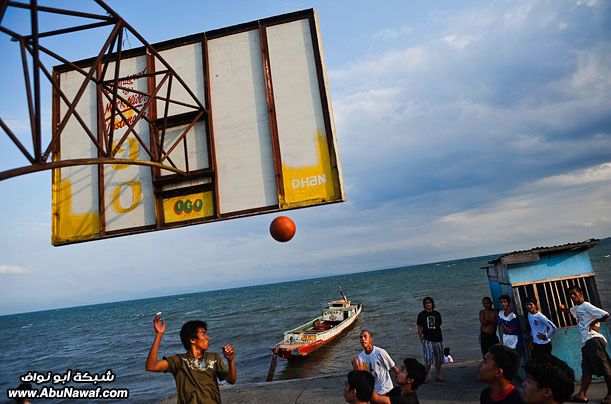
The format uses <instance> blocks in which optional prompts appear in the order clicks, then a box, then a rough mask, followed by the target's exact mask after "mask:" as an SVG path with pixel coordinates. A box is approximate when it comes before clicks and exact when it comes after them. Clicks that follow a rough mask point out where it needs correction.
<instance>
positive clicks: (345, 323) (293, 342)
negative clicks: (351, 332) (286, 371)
mask: <svg viewBox="0 0 611 404" xmlns="http://www.w3.org/2000/svg"><path fill="white" fill-rule="evenodd" d="M341 295H342V298H341V299H339V300H332V301H330V302H329V303H328V307H327V308H325V309H323V311H322V314H321V315H320V316H318V317H316V318H315V319H313V320H311V321H308V322H307V323H305V324H303V325H300V326H299V327H297V328H293V329H292V330H289V331H285V332H284V338H283V339H282V341H280V342H278V343H277V344H276V345H274V346H273V347H272V352H273V353H274V355H278V356H280V357H282V358H286V359H292V358H297V357H303V356H307V355H308V354H310V353H311V352H312V351H314V350H316V349H318V348H320V347H321V346H323V345H325V344H326V343H328V342H330V341H331V340H333V339H334V338H335V337H337V336H338V335H340V334H341V333H342V332H344V331H345V330H346V329H348V328H349V327H350V326H351V325H352V324H353V323H354V322H355V321H356V319H357V317H358V316H359V314H361V310H362V308H363V307H362V305H361V304H352V303H351V302H350V300H348V298H347V297H346V295H344V294H343V293H342V294H341Z"/></svg>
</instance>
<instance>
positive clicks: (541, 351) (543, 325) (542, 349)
mask: <svg viewBox="0 0 611 404" xmlns="http://www.w3.org/2000/svg"><path fill="white" fill-rule="evenodd" d="M525 300H526V310H528V323H529V325H530V335H531V337H532V340H533V349H532V355H531V358H537V357H540V356H547V355H551V354H552V335H554V332H555V331H556V328H557V327H556V325H555V324H554V323H552V322H551V321H550V320H549V319H548V318H547V317H545V315H544V314H543V313H541V312H540V311H539V307H538V304H537V299H535V298H534V297H533V296H528V297H527V298H526V299H525Z"/></svg>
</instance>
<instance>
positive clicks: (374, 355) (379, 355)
mask: <svg viewBox="0 0 611 404" xmlns="http://www.w3.org/2000/svg"><path fill="white" fill-rule="evenodd" d="M359 341H360V343H361V346H362V347H363V351H362V352H361V353H359V354H358V356H357V357H355V358H354V359H353V360H352V366H353V368H354V369H355V370H368V371H369V372H371V374H372V375H373V377H374V379H375V386H374V391H375V392H376V393H378V394H386V393H388V392H389V391H390V390H392V388H393V383H392V379H391V377H390V371H393V372H394V373H395V375H396V374H397V373H399V368H398V367H397V366H396V365H395V362H394V361H393V360H392V358H391V357H390V355H389V354H388V352H386V350H385V349H382V348H379V347H377V346H374V345H373V334H372V333H371V331H369V330H363V331H361V334H360V335H359Z"/></svg>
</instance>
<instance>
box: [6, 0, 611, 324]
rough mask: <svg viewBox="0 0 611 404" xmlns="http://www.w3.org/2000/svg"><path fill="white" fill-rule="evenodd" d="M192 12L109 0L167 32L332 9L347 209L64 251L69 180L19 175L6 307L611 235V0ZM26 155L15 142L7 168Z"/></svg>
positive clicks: (324, 19)
mask: <svg viewBox="0 0 611 404" xmlns="http://www.w3.org/2000/svg"><path fill="white" fill-rule="evenodd" d="M127 3H129V4H127ZM193 3H194V4H191V3H190V2H187V3H181V7H177V6H176V5H172V4H171V3H170V2H162V1H146V2H144V1H141V2H138V1H136V2H122V1H118V0H114V1H109V5H110V6H111V7H113V8H115V10H117V11H118V12H119V13H120V14H121V15H122V16H123V17H124V18H125V19H126V20H127V21H128V22H129V23H130V24H131V25H132V26H134V27H135V28H136V29H137V30H138V31H139V32H140V33H141V34H143V35H144V36H145V37H146V38H147V40H148V41H149V42H151V43H154V42H158V41H162V40H167V39H171V38H174V37H179V36H184V35H188V34H192V33H197V32H202V31H208V30H211V29H215V28H221V27H224V26H229V25H234V24H237V23H241V22H247V21H252V20H256V19H258V18H264V17H269V16H272V15H277V14H282V13H286V12H290V11H296V10H300V9H305V8H312V7H313V8H315V9H316V10H317V11H318V15H319V22H320V28H321V33H322V40H323V47H324V52H325V59H326V64H327V73H328V76H329V83H330V89H331V101H332V104H333V110H334V114H335V123H336V128H337V135H338V139H339V153H340V157H341V160H342V163H343V169H344V183H345V187H346V191H347V199H348V200H347V202H346V203H343V204H336V205H329V206H323V207H315V208H308V209H301V210H296V211H291V212H289V215H290V216H291V217H292V218H293V219H294V221H295V222H296V224H297V235H296V236H295V238H294V239H293V240H292V241H291V242H289V243H284V244H280V243H277V242H275V241H273V240H272V239H271V238H270V237H269V235H268V232H267V229H268V226H269V223H270V221H271V220H272V218H273V217H274V216H273V215H262V216H257V217H251V218H244V219H238V220H230V221H225V222H217V223H212V224H205V225H199V226H191V227H187V228H183V229H177V230H169V231H163V232H158V233H147V234H143V235H137V236H130V237H120V238H116V239H108V240H103V241H96V242H90V243H83V244H76V245H69V246H64V247H59V248H57V247H55V248H54V247H52V246H51V243H50V237H51V176H50V173H48V172H46V173H38V174H32V175H27V176H22V177H17V178H13V179H10V180H6V181H3V182H0V195H1V197H0V296H2V299H0V314H9V313H16V312H23V311H31V310H40V309H46V308H54V307H66V306H74V305H81V304H90V303H98V302H109V301H118V300H128V299H133V298H140V297H149V296H161V295H167V294H176V293H183V292H195V291H203V290H210V289H219V288H227V287H235V286H244V285H252V284H261V283H269V282H278V281H284V280H291V279H301V278H307V277H316V276H324V275H330V274H341V273H348V272H358V271H364V270H371V269H381V268H392V267H399V266H406V265H411V264H418V263H426V262H435V261H442V260H449V259H458V258H465V257H471V256H478V255H487V254H495V253H503V252H507V251H513V250H516V249H527V248H531V247H535V246H547V245H556V244H561V243H567V242H576V241H582V240H585V239H589V238H592V237H597V238H604V237H608V236H611V3H610V2H608V1H595V0H590V1H585V0H583V1H582V0H578V1H556V0H553V1H551V0H550V1H527V2H526V1H524V2H522V1H492V2H491V1H462V2H455V1H439V2H406V1H387V2H378V3H375V4H374V2H371V1H360V0H359V1H320V2H317V1H312V2H308V1H284V2H282V1H271V0H270V1H257V2H252V1H247V0H244V1H231V2H218V1H215V2H211V1H202V2H197V4H195V2H193ZM431 3H433V4H431ZM2 23H3V25H7V26H10V25H11V24H13V25H14V26H15V27H17V26H23V27H24V29H25V28H27V25H26V23H27V18H24V15H22V14H19V15H18V14H17V13H13V14H10V13H9V14H7V15H6V16H5V18H4V20H3V21H2ZM70 41H72V42H70ZM70 41H68V40H66V41H64V42H63V43H62V44H61V45H62V46H63V47H64V51H65V52H66V53H67V54H68V55H69V56H70V57H69V58H70V59H74V60H76V59H81V58H84V57H90V56H93V55H94V53H95V52H96V51H97V49H96V46H95V45H94V46H88V45H89V44H88V42H87V41H86V40H78V38H76V39H75V38H74V37H71V39H70ZM134 42H136V41H135V40H134ZM17 51H18V49H17V47H16V44H15V43H14V42H10V41H9V39H8V38H7V37H6V36H2V37H0V54H2V55H3V57H2V61H0V80H1V82H2V87H3V89H5V95H4V96H3V97H2V99H1V100H0V117H2V119H3V120H5V122H8V123H9V124H10V125H12V126H11V128H13V130H15V131H16V132H17V133H18V134H19V135H20V136H24V139H27V136H28V131H27V118H26V117H27V111H26V110H24V108H23V107H24V106H25V105H26V104H25V101H24V100H25V99H24V97H23V96H21V95H19V94H20V86H21V87H22V84H20V83H21V81H22V79H21V77H20V76H19V75H18V74H20V70H19V69H20V65H18V63H19V59H18V53H17ZM6 89H8V91H7V90H6ZM7 94H10V96H8V95H7ZM47 99H48V96H47ZM50 105H51V104H50V102H46V103H44V111H43V117H44V119H45V122H44V124H43V128H45V130H47V131H48V130H49V128H50V116H51V111H50ZM23 164H24V161H23V160H22V159H21V158H19V157H18V155H17V150H16V149H15V148H14V147H13V146H12V145H11V143H10V142H9V141H8V140H7V139H6V136H5V135H4V133H1V134H0V171H2V170H5V169H9V168H14V167H17V166H19V165H23Z"/></svg>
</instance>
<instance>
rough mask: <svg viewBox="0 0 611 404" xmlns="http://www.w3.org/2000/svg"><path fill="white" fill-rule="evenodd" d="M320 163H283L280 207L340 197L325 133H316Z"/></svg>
mask: <svg viewBox="0 0 611 404" xmlns="http://www.w3.org/2000/svg"><path fill="white" fill-rule="evenodd" d="M316 148H317V152H318V163H317V164H315V165H312V166H307V167H291V166H289V165H287V164H282V178H283V183H284V197H281V198H280V199H281V200H280V208H281V209H288V208H294V207H298V206H307V205H312V203H313V202H326V201H335V200H337V199H338V198H339V195H338V190H337V188H336V186H335V179H334V178H333V170H332V169H331V161H330V158H329V147H328V145H327V139H326V137H325V135H324V134H322V133H320V132H318V133H317V135H316Z"/></svg>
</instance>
